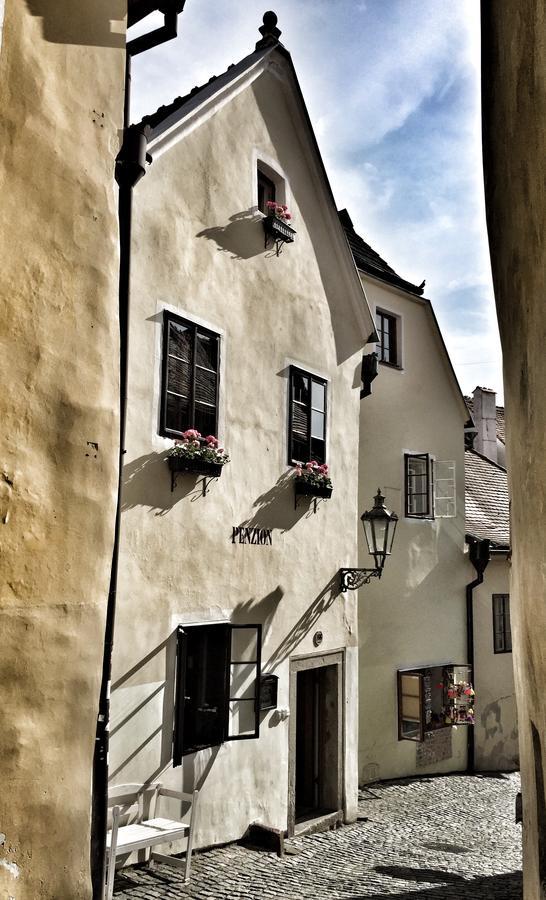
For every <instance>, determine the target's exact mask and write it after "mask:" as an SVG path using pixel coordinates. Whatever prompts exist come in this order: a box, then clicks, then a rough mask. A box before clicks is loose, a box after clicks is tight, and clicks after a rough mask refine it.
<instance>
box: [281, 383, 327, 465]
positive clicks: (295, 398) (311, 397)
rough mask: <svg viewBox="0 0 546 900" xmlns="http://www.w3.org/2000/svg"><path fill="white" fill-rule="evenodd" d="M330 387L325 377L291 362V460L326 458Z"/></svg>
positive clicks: (303, 461)
mask: <svg viewBox="0 0 546 900" xmlns="http://www.w3.org/2000/svg"><path fill="white" fill-rule="evenodd" d="M326 388H327V384H326V381H324V379H323V378H317V377H316V376H315V375H310V374H309V373H308V372H304V371H302V370H301V369H297V368H296V367H295V366H290V407H289V415H288V418H289V422H288V433H289V447H288V462H289V463H296V462H300V463H306V462H310V461H311V460H315V461H316V462H318V463H325V462H326V399H327V397H326Z"/></svg>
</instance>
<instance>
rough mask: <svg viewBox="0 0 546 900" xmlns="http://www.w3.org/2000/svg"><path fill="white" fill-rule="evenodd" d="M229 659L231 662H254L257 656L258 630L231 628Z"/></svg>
mask: <svg viewBox="0 0 546 900" xmlns="http://www.w3.org/2000/svg"><path fill="white" fill-rule="evenodd" d="M230 655H231V659H232V661H233V662H255V661H256V659H257V658H258V632H257V630H256V627H255V626H254V625H252V626H251V627H249V628H233V629H232V631H231V654H230Z"/></svg>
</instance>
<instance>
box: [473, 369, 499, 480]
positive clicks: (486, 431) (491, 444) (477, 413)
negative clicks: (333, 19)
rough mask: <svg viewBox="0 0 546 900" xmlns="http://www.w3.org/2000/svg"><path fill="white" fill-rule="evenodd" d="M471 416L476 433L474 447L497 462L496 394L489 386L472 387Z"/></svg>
mask: <svg viewBox="0 0 546 900" xmlns="http://www.w3.org/2000/svg"><path fill="white" fill-rule="evenodd" d="M473 396H474V404H473V410H472V417H473V419H474V423H475V425H476V429H477V434H476V439H475V441H474V448H475V449H476V450H477V451H478V453H481V454H482V456H486V457H487V458H488V459H490V460H492V461H493V462H495V463H496V462H497V403H496V400H497V395H496V393H495V391H491V390H489V388H482V387H477V388H475V389H474V395H473Z"/></svg>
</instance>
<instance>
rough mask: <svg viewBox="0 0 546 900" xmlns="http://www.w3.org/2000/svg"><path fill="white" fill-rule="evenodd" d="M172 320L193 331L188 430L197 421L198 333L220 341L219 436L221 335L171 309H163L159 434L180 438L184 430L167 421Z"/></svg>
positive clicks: (215, 427)
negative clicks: (196, 358)
mask: <svg viewBox="0 0 546 900" xmlns="http://www.w3.org/2000/svg"><path fill="white" fill-rule="evenodd" d="M171 322H175V323H177V324H178V325H183V326H184V327H185V328H188V329H190V330H191V332H192V361H191V393H192V396H191V399H190V416H189V423H188V425H187V426H186V428H185V429H184V431H187V429H188V428H194V423H195V369H196V365H197V364H196V361H195V344H196V338H197V334H198V333H199V334H202V335H204V336H206V337H211V338H215V339H216V340H217V342H218V353H217V369H216V404H215V415H214V430H213V433H214V436H215V437H217V436H218V408H219V401H220V365H221V344H222V342H221V336H220V335H219V334H218V332H216V331H212V330H211V329H210V328H205V327H204V326H202V325H198V324H197V322H192V321H191V320H190V319H184V318H183V317H182V316H179V315H177V314H176V313H173V312H171V311H170V310H167V309H164V310H163V347H162V359H161V409H160V424H159V434H161V435H162V436H163V437H170V438H178V437H180V436H181V435H182V434H183V433H184V432H183V431H177V430H175V429H174V428H168V427H167V423H166V417H167V393H168V364H169V326H170V323H171Z"/></svg>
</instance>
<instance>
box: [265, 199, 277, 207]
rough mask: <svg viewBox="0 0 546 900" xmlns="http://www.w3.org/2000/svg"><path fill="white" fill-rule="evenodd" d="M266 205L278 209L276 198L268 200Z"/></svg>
mask: <svg viewBox="0 0 546 900" xmlns="http://www.w3.org/2000/svg"><path fill="white" fill-rule="evenodd" d="M265 205H266V206H267V208H268V209H277V204H276V203H275V201H274V200H268V201H267V203H266V204H265Z"/></svg>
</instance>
